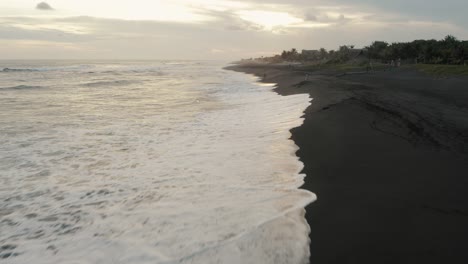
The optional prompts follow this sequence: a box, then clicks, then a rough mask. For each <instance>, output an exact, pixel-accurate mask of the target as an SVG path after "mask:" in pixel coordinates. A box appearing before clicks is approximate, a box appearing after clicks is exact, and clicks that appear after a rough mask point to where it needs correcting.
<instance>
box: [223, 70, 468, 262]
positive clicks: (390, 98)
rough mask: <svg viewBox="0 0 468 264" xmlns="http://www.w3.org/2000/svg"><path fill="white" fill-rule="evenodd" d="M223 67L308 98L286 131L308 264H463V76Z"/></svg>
mask: <svg viewBox="0 0 468 264" xmlns="http://www.w3.org/2000/svg"><path fill="white" fill-rule="evenodd" d="M229 69H231V70H236V71H242V72H246V73H251V74H256V75H257V76H264V74H266V78H265V80H264V81H265V82H272V83H278V88H277V89H276V91H277V92H278V93H279V94H281V95H290V94H297V93H309V94H310V95H311V97H312V98H314V100H313V102H312V105H311V106H310V107H309V108H308V109H307V110H306V112H305V122H304V124H303V125H302V126H301V127H298V128H295V129H293V130H292V139H293V140H294V141H295V142H296V144H297V145H298V146H299V147H300V150H299V151H298V153H297V154H298V156H299V157H300V159H301V160H302V161H303V162H304V164H305V168H304V171H303V172H304V173H306V174H307V177H306V182H305V184H304V186H303V188H304V189H307V190H310V191H312V192H314V193H316V194H317V196H318V200H317V201H316V202H315V203H313V204H311V205H310V206H308V207H307V216H306V217H307V220H308V222H309V225H310V228H311V234H310V239H311V244H310V251H311V257H310V261H311V263H317V264H322V263H326V264H330V263H341V264H343V263H426V264H427V263H468V78H446V79H437V78H434V77H431V76H428V75H425V74H422V73H419V72H417V71H415V70H411V69H398V70H395V71H391V72H376V73H369V74H362V75H345V76H341V77H337V75H336V73H334V72H313V73H311V75H310V78H309V80H308V81H304V80H305V78H304V75H305V74H304V73H303V72H300V71H299V70H297V69H291V68H288V67H273V66H249V65H243V66H240V65H238V66H232V67H229Z"/></svg>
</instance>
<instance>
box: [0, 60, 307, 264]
mask: <svg viewBox="0 0 468 264" xmlns="http://www.w3.org/2000/svg"><path fill="white" fill-rule="evenodd" d="M223 66H224V65H223V64H221V63H217V62H194V61H153V62H128V61H126V62H118V61H115V62H111V61H101V62H85V61H30V62H28V61H16V62H12V61H3V62H0V262H5V263H36V264H37V263H100V264H102V263H203V264H206V263H257V264H258V263H307V262H308V257H309V238H308V234H309V226H308V224H307V222H306V221H305V218H304V207H305V206H306V205H307V204H308V203H310V202H312V201H313V200H314V199H315V196H314V194H312V193H310V192H308V191H306V190H300V189H298V188H299V187H300V186H301V185H302V184H303V178H304V175H301V174H299V173H300V171H301V169H302V167H303V165H302V163H301V162H300V161H299V160H298V158H297V157H296V156H295V152H296V151H297V146H296V145H295V144H294V142H292V141H291V140H290V139H289V138H290V132H289V130H290V129H291V128H293V127H297V126H299V125H301V123H302V121H303V120H302V119H301V115H302V114H303V111H304V110H305V108H306V107H307V106H308V105H309V103H310V98H309V97H308V95H293V96H286V97H283V96H280V95H278V94H276V93H274V92H273V91H272V89H273V88H274V87H273V85H272V84H271V85H266V84H260V83H258V82H257V81H258V80H257V79H256V78H255V77H253V76H250V75H246V74H242V73H236V72H232V71H227V70H223V69H222V68H223Z"/></svg>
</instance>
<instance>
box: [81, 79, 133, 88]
mask: <svg viewBox="0 0 468 264" xmlns="http://www.w3.org/2000/svg"><path fill="white" fill-rule="evenodd" d="M135 83H138V82H136V81H129V80H116V81H97V82H89V83H83V84H81V86H84V87H100V86H121V85H122V86H123V85H129V84H135Z"/></svg>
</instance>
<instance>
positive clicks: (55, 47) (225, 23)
mask: <svg viewBox="0 0 468 264" xmlns="http://www.w3.org/2000/svg"><path fill="white" fill-rule="evenodd" d="M52 8H53V10H52ZM466 10H468V1H462V0H446V1H443V2H442V1H434V0H425V1H423V0H412V1H408V0H406V1H404V0H393V1H386V0H385V1H383V0H382V1H371V0H351V1H350V0H347V1H344V0H328V1H324V0H315V1H314V0H289V1H280V0H265V1H260V0H257V1H255V0H249V1H244V0H238V1H224V0H204V1H202V0H191V1H188V0H167V1H150V0H133V1H123V0H121V1H118V0H114V1H110V0H109V1H108V0H100V1H92V0H80V1H74V0H60V1H59V0H54V1H52V0H51V1H48V2H47V3H45V2H44V3H39V2H33V1H30V0H2V1H1V2H0V58H1V59H97V58H100V59H223V60H233V59H238V58H241V57H244V58H245V57H256V56H263V55H271V54H273V53H277V52H280V51H281V50H283V49H290V48H293V47H294V48H297V49H299V50H300V49H316V48H320V47H325V48H327V49H335V48H337V47H338V46H339V45H343V44H353V45H356V46H358V47H359V46H364V45H367V44H369V43H370V42H371V41H373V40H385V41H389V42H392V41H410V40H414V39H428V38H436V39H441V38H443V37H444V36H445V35H447V34H452V35H455V36H457V37H458V38H460V39H468V31H467V30H466V28H468V19H467V18H466V16H465V15H464V12H465V11H466Z"/></svg>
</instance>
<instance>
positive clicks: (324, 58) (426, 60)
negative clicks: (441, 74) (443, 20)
mask: <svg viewBox="0 0 468 264" xmlns="http://www.w3.org/2000/svg"><path fill="white" fill-rule="evenodd" d="M249 60H253V61H260V62H263V63H281V62H301V63H302V64H308V65H311V64H321V65H324V64H334V65H335V67H336V66H337V64H343V63H346V64H357V65H360V66H364V65H367V66H370V63H371V62H372V63H381V64H387V65H391V66H395V67H398V66H400V63H401V64H406V65H408V64H420V63H422V64H444V65H465V64H466V63H467V62H468V41H460V40H458V39H457V38H455V37H454V36H450V35H449V36H447V37H445V38H444V39H442V40H434V39H432V40H415V41H412V42H403V43H392V44H389V43H387V42H385V41H374V42H373V43H372V44H371V45H369V46H367V47H364V48H363V49H356V48H355V47H354V45H344V46H340V47H339V48H338V50H336V51H335V50H330V51H327V50H325V49H324V48H321V49H319V50H303V51H302V52H300V53H299V52H298V51H297V50H296V49H291V50H289V51H286V50H285V51H283V52H282V53H281V54H278V55H275V56H272V57H261V58H257V59H249ZM367 66H364V67H367ZM449 68H450V67H449ZM457 71H458V70H457Z"/></svg>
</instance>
